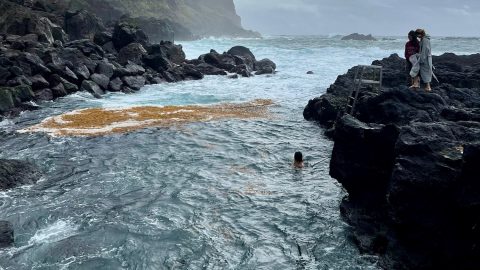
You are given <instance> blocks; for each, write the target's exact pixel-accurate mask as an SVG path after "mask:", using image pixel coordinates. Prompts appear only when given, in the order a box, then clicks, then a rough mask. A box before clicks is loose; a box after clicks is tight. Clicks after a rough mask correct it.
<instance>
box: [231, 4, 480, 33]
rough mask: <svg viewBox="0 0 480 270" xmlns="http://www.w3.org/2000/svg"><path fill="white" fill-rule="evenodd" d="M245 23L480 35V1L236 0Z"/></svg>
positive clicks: (308, 29) (264, 27)
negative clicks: (412, 30)
mask: <svg viewBox="0 0 480 270" xmlns="http://www.w3.org/2000/svg"><path fill="white" fill-rule="evenodd" d="M234 1H235V4H236V6H237V13H238V14H239V15H240V16H241V17H242V23H243V26H244V27H245V28H247V29H251V30H256V31H259V32H261V33H262V34H275V35H281V34H286V35H292V34H299V35H305V34H350V33H353V32H359V33H364V34H370V33H371V34H374V35H394V36H398V35H406V34H407V33H408V31H409V30H410V29H414V28H415V29H416V28H424V29H426V30H427V32H429V33H430V34H431V35H432V36H480V0H234Z"/></svg>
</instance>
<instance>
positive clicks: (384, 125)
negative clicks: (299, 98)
mask: <svg viewBox="0 0 480 270" xmlns="http://www.w3.org/2000/svg"><path fill="white" fill-rule="evenodd" d="M433 60H434V63H435V65H437V69H436V73H437V75H438V77H439V80H440V82H441V84H435V85H434V89H433V92H426V91H424V90H421V89H420V90H411V89H408V88H407V87H406V86H405V85H404V84H405V77H404V76H405V72H404V60H403V59H401V58H399V57H398V56H397V55H392V56H390V57H388V58H385V59H383V60H381V61H375V62H374V63H373V64H376V65H382V66H383V67H384V88H383V89H382V91H381V92H376V91H373V89H371V88H366V89H364V91H362V92H361V95H360V96H359V99H358V103H357V107H356V111H355V113H354V115H353V116H351V115H344V108H345V105H346V102H347V97H348V95H349V94H350V91H351V89H352V87H353V83H352V81H353V73H354V71H355V69H356V67H354V68H352V69H351V70H349V71H348V72H347V74H345V75H341V76H339V77H338V78H337V80H336V82H335V83H334V84H333V85H332V86H330V88H329V89H327V93H326V94H325V95H323V96H321V97H319V98H316V99H313V100H311V101H310V102H309V104H308V105H307V107H306V108H305V111H304V116H305V118H306V119H310V120H316V121H319V122H320V123H321V124H322V125H324V126H326V127H327V128H331V129H330V131H329V133H330V134H332V135H333V140H334V141H335V144H334V148H333V154H332V158H331V162H330V175H331V176H332V177H334V178H335V179H337V180H338V181H339V182H340V183H341V184H342V186H343V187H344V188H345V189H346V190H347V191H348V194H349V195H348V198H346V199H345V200H344V201H343V202H342V205H341V212H342V214H343V216H344V217H345V219H346V220H347V221H348V222H349V223H350V224H351V225H352V226H353V227H352V235H353V237H354V239H355V241H356V243H357V244H358V245H359V247H360V248H361V249H362V251H364V252H369V253H376V254H379V255H380V256H381V265H382V266H383V267H384V268H386V269H445V268H459V269H478V268H479V267H480V248H479V247H480V232H479V229H478V228H477V225H476V224H478V223H479V222H480V185H479V184H478V183H477V182H478V181H476V180H473V179H478V175H479V173H480V167H479V166H478V164H480V162H479V158H480V155H479V154H480V152H479V145H480V121H479V120H480V111H479V108H480V88H479V87H478V77H477V76H478V74H477V73H476V70H478V66H479V65H480V61H478V60H479V55H470V56H455V55H453V54H445V55H442V56H437V57H434V59H433ZM473 164H477V166H473Z"/></svg>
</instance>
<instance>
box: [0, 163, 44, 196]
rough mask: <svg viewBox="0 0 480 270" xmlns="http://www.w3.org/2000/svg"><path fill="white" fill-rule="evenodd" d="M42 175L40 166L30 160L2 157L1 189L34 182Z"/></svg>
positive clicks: (0, 167) (0, 166)
mask: <svg viewBox="0 0 480 270" xmlns="http://www.w3.org/2000/svg"><path fill="white" fill-rule="evenodd" d="M40 177H41V173H40V171H39V170H38V168H37V167H35V165H33V164H31V163H29V162H25V161H18V160H6V159H0V190H7V189H11V188H15V187H18V186H20V185H30V184H34V183H36V182H37V181H38V179H40Z"/></svg>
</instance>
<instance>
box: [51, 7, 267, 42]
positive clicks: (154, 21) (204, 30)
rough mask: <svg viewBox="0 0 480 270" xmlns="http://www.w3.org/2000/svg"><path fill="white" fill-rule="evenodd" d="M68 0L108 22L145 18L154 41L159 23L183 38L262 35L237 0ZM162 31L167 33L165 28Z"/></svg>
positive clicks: (146, 26) (143, 24)
mask: <svg viewBox="0 0 480 270" xmlns="http://www.w3.org/2000/svg"><path fill="white" fill-rule="evenodd" d="M44 1H48V0H44ZM65 1H67V2H69V5H70V8H73V9H87V10H91V11H92V12H94V13H95V14H96V15H97V16H99V17H100V18H102V19H103V20H104V21H116V20H118V19H119V18H120V17H121V16H123V15H125V14H127V15H128V16H130V17H131V18H135V19H138V20H141V21H142V22H143V23H142V24H139V25H141V26H142V27H145V28H144V29H143V30H144V31H145V32H146V33H148V34H149V35H151V36H152V38H153V39H154V40H156V38H154V36H155V35H154V34H153V33H152V32H151V31H150V29H154V27H156V25H165V27H162V28H170V29H171V30H173V31H174V33H175V36H176V39H179V40H183V39H191V38H195V37H208V36H235V37H259V36H260V35H259V34H258V33H255V32H252V31H247V30H245V29H243V28H242V26H241V19H240V17H239V16H238V15H237V13H236V10H235V4H234V2H233V0H153V1H147V0H105V1H97V0H65ZM99 2H101V3H99ZM187 29H188V30H187ZM161 31H163V32H165V29H162V30H161ZM167 38H168V36H167ZM166 40H170V39H166Z"/></svg>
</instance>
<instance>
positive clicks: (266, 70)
mask: <svg viewBox="0 0 480 270" xmlns="http://www.w3.org/2000/svg"><path fill="white" fill-rule="evenodd" d="M273 73H275V70H274V69H273V68H272V67H270V66H267V67H264V68H262V69H260V70H257V71H256V72H255V75H264V74H273Z"/></svg>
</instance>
